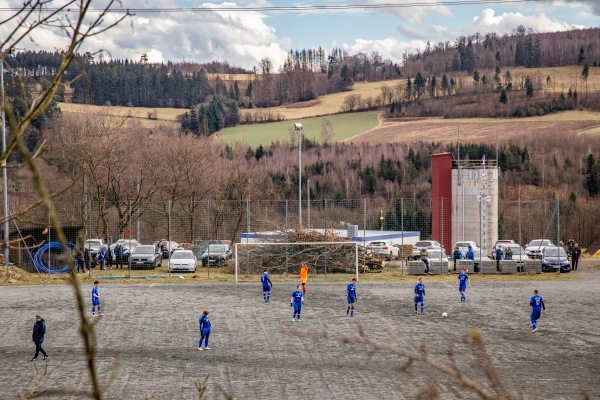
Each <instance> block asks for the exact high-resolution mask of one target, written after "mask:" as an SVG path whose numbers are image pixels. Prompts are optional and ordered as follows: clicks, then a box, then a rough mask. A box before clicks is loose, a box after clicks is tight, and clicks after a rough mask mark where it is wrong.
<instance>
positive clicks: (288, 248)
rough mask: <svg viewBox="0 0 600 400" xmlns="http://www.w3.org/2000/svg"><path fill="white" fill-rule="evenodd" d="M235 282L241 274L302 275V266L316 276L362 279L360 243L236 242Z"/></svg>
mask: <svg viewBox="0 0 600 400" xmlns="http://www.w3.org/2000/svg"><path fill="white" fill-rule="evenodd" d="M234 253H235V254H234V259H235V281H236V282H238V276H239V274H244V275H255V274H261V273H262V272H263V270H264V269H265V268H267V269H269V272H271V273H274V274H292V275H294V274H298V273H299V272H300V266H301V265H302V263H306V265H307V266H308V268H309V272H311V273H316V274H327V273H354V274H356V278H357V279H358V254H359V248H358V243H357V242H294V243H279V242H277V243H275V242H264V243H256V242H255V243H236V244H235V247H234Z"/></svg>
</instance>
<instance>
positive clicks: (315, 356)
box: [0, 266, 600, 400]
mask: <svg viewBox="0 0 600 400" xmlns="http://www.w3.org/2000/svg"><path fill="white" fill-rule="evenodd" d="M573 274H577V275H578V279H575V280H559V281H526V282H523V281H478V277H477V276H476V275H475V276H472V287H471V288H470V289H469V290H468V291H467V298H468V301H467V303H462V304H461V303H460V302H459V294H458V290H457V286H454V285H450V284H448V283H433V282H430V283H428V282H427V277H426V278H425V279H424V280H425V285H426V304H425V306H426V309H425V315H416V314H414V308H413V303H412V300H413V286H414V283H360V282H359V283H358V287H357V292H358V302H357V307H356V315H355V317H354V318H350V317H347V316H346V293H345V284H343V283H342V284H333V283H312V284H311V282H310V279H309V283H308V292H307V295H306V305H305V306H304V309H303V311H302V322H300V323H298V322H292V308H291V307H290V295H291V293H292V291H293V289H294V286H295V285H294V284H293V283H280V284H277V283H276V284H275V286H274V288H273V297H272V300H271V302H270V303H264V302H263V300H262V292H261V285H260V283H259V282H257V283H256V284H248V283H244V284H240V285H237V286H236V285H234V284H225V283H224V284H207V283H205V284H194V285H192V284H185V285H166V284H153V283H152V282H151V281H150V280H148V281H145V282H144V283H140V284H135V285H134V284H102V283H101V285H100V295H101V299H102V305H103V311H104V313H105V315H104V316H103V317H97V318H96V332H97V349H98V353H97V361H98V370H99V373H100V379H101V380H102V382H108V381H109V379H110V376H111V374H113V373H115V374H116V375H115V378H114V381H113V382H112V383H111V384H110V386H109V387H108V388H107V391H106V398H108V399H150V398H151V399H168V400H178V399H197V398H198V392H197V389H196V382H198V381H203V380H204V378H205V376H206V374H210V377H209V379H208V383H207V389H206V393H205V397H204V398H208V399H213V398H224V396H223V394H222V391H224V392H226V393H228V394H229V395H231V396H233V397H234V398H238V399H294V398H302V399H402V398H414V396H415V394H417V392H418V391H419V390H421V389H423V388H425V387H426V386H427V384H428V383H429V382H434V383H436V384H437V385H438V386H439V388H440V390H441V394H440V398H442V399H445V398H459V396H458V395H459V394H460V393H461V390H462V389H460V388H459V387H458V386H457V385H456V384H455V383H454V382H453V381H452V380H451V379H450V378H449V377H448V376H447V375H444V374H442V373H440V372H437V371H434V370H432V369H430V368H426V367H424V366H423V365H415V367H414V368H413V371H412V373H411V374H407V373H404V372H401V371H398V368H397V367H399V366H401V365H402V363H403V361H405V359H402V358H400V357H398V356H394V355H392V354H390V353H389V352H383V351H376V352H370V350H371V348H369V347H368V346H366V345H357V344H345V343H342V342H341V341H337V340H334V339H331V338H327V339H322V333H323V332H325V331H326V332H328V333H329V334H330V335H332V336H333V337H342V336H345V335H354V334H356V332H357V324H358V323H360V324H361V325H362V327H364V329H365V331H366V333H367V334H368V336H369V338H371V339H374V340H376V341H378V342H380V343H385V344H393V345H397V346H400V347H402V348H405V349H409V350H416V349H417V348H418V347H419V345H420V344H425V345H426V347H427V349H428V354H429V355H430V356H432V357H433V358H435V359H437V360H439V361H441V362H444V363H448V362H449V361H448V355H447V354H448V349H449V348H450V347H452V346H453V348H454V351H455V353H456V361H457V364H458V365H459V366H460V367H461V369H462V371H463V372H464V373H465V374H467V375H468V376H469V377H471V378H473V379H476V380H479V381H483V382H485V376H484V374H483V372H482V371H481V370H478V369H477V368H473V367H471V365H473V364H472V363H471V362H470V361H471V359H472V353H471V349H470V346H471V345H469V344H468V342H467V341H466V340H465V338H466V336H467V333H468V331H469V329H471V328H477V329H479V330H480V331H481V332H482V334H483V337H484V340H485V342H486V344H487V349H488V352H489V354H490V356H491V358H492V360H493V363H494V366H495V367H496V368H497V370H498V371H499V374H500V376H501V378H502V380H503V381H504V383H505V384H506V386H507V387H508V388H509V389H510V390H511V392H512V394H514V395H515V398H525V399H578V398H579V399H583V398H584V397H585V395H586V394H587V396H589V398H592V399H594V398H600V307H598V302H599V300H600V269H599V268H597V267H592V266H584V267H583V268H581V269H580V271H577V272H575V273H573ZM415 281H416V279H415ZM534 288H537V289H539V291H540V294H541V295H542V296H543V298H544V300H545V302H546V305H547V307H548V315H546V316H544V317H543V318H542V319H541V320H540V322H539V329H540V330H539V332H538V333H535V334H532V333H530V329H531V327H530V323H529V315H530V311H531V308H530V306H529V299H530V297H531V296H532V294H533V289H534ZM84 291H85V297H86V301H88V302H89V299H88V298H89V297H90V296H89V294H90V292H91V286H89V285H87V286H85V287H84ZM73 304H74V302H73V294H72V289H71V288H70V287H68V286H64V285H54V286H19V287H8V286H3V287H0V335H1V337H2V342H1V343H0V377H1V378H0V399H15V398H18V397H19V395H21V396H25V395H26V393H27V392H28V391H29V390H30V389H31V388H32V387H33V386H34V380H35V377H36V368H37V371H41V370H42V369H43V368H44V367H46V366H47V367H48V369H47V372H46V375H45V376H43V377H42V378H41V380H40V382H39V385H38V388H39V389H40V390H44V389H48V388H51V389H68V390H75V391H77V390H79V391H85V390H89V387H90V385H89V378H88V373H87V370H86V365H85V361H84V356H83V348H82V341H81V338H80V336H79V333H78V322H77V316H76V313H75V312H74V310H73ZM203 310H209V311H210V319H211V322H212V333H211V337H210V347H211V349H210V350H208V351H198V350H197V346H198V317H199V316H200V314H201V313H202V311H203ZM88 312H89V311H88ZM443 312H447V313H448V317H447V318H443V317H442V313H443ZM36 314H40V315H41V316H42V317H43V318H45V320H46V326H47V334H46V340H45V342H44V348H45V349H46V351H47V352H48V354H49V359H48V360H47V361H41V358H42V357H40V358H39V360H40V361H37V362H35V363H34V362H30V359H31V358H32V356H33V353H34V348H35V346H34V345H33V343H32V342H31V328H32V325H33V323H34V316H35V315H36ZM298 333H300V334H301V335H298ZM304 334H306V336H302V335H304ZM319 337H321V339H319ZM484 385H487V383H484ZM454 390H457V391H458V393H457V392H455V391H454ZM463 393H464V392H463ZM54 398H60V399H79V398H82V397H81V395H66V394H63V395H59V396H55V397H54ZM460 398H463V397H460ZM465 398H476V396H474V395H466V396H465Z"/></svg>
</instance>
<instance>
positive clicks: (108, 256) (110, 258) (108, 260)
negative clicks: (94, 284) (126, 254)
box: [104, 246, 115, 269]
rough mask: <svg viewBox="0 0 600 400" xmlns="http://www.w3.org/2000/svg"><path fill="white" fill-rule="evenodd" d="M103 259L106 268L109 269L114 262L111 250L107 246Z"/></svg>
mask: <svg viewBox="0 0 600 400" xmlns="http://www.w3.org/2000/svg"><path fill="white" fill-rule="evenodd" d="M104 258H105V259H106V268H108V269H110V268H111V267H112V265H113V264H114V262H115V257H114V255H113V252H112V250H111V249H110V247H108V246H106V248H105V250H104Z"/></svg>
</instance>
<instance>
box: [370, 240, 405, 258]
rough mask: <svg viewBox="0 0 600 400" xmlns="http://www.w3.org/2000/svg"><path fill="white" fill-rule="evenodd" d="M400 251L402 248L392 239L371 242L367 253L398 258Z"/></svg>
mask: <svg viewBox="0 0 600 400" xmlns="http://www.w3.org/2000/svg"><path fill="white" fill-rule="evenodd" d="M399 251H400V249H399V248H398V247H396V246H395V245H394V244H393V243H392V241H391V240H383V241H377V242H371V243H369V244H368V245H367V254H372V255H374V256H382V257H385V258H387V259H388V260H394V259H397V258H398V253H399Z"/></svg>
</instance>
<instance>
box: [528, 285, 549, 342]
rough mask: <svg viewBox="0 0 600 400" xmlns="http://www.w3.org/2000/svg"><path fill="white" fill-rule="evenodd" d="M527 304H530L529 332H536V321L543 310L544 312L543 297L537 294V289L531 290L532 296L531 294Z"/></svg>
mask: <svg viewBox="0 0 600 400" xmlns="http://www.w3.org/2000/svg"><path fill="white" fill-rule="evenodd" d="M529 305H530V306H531V333H536V332H537V330H538V328H537V321H538V319H540V317H541V313H542V312H543V313H544V314H546V305H545V304H544V299H542V296H540V295H539V294H538V290H537V289H535V290H534V291H533V296H531V300H529Z"/></svg>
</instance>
